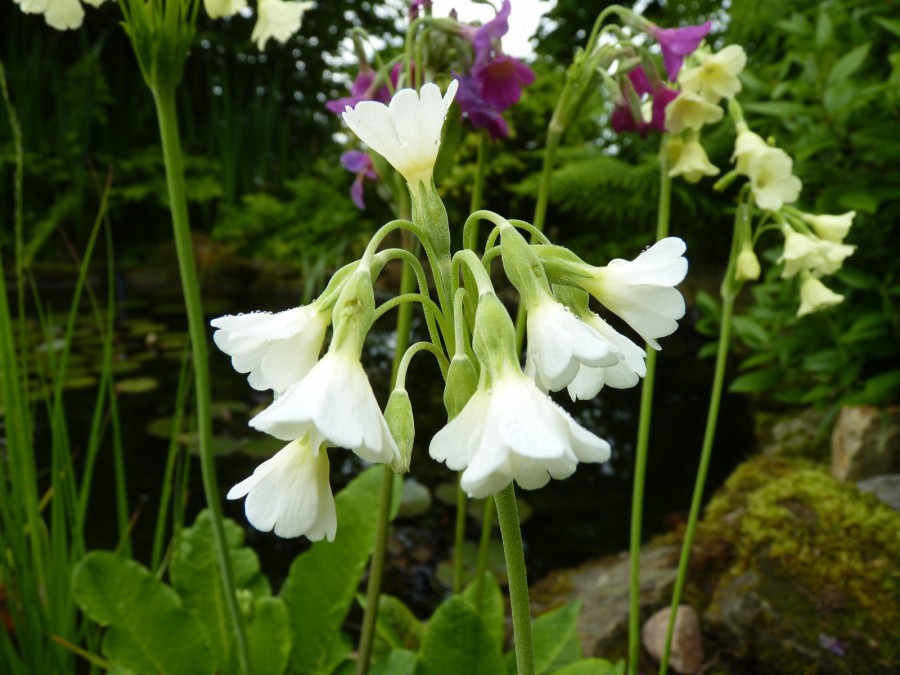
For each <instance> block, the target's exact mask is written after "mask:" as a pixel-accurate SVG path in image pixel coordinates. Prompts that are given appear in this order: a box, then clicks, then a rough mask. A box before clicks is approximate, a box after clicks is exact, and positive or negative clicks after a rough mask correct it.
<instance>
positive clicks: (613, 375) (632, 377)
mask: <svg viewBox="0 0 900 675" xmlns="http://www.w3.org/2000/svg"><path fill="white" fill-rule="evenodd" d="M582 318H583V319H584V322H585V323H586V324H588V325H589V326H591V328H593V329H594V330H596V331H597V332H598V333H600V335H602V336H603V337H604V338H605V339H606V340H607V341H609V343H610V347H611V349H612V352H613V354H615V355H616V357H617V359H618V360H617V361H616V363H615V364H613V365H610V366H601V367H599V368H592V367H590V366H586V365H582V366H581V368H579V369H578V374H577V375H576V376H575V379H573V380H572V382H571V383H570V384H569V386H568V388H567V390H568V392H569V396H570V397H571V399H572V400H573V401H578V400H581V401H587V400H589V399H592V398H594V396H596V395H597V394H598V393H599V392H600V390H601V389H602V388H603V385H609V386H610V387H612V388H613V389H628V388H630V387H633V386H634V385H636V384H637V383H638V381H640V378H642V377H644V376H645V375H646V374H647V365H646V364H645V363H644V359H645V358H646V357H647V354H646V352H645V351H644V350H643V349H642V348H641V347H638V346H637V345H636V344H634V342H632V341H631V340H629V339H628V338H627V337H625V336H624V335H622V334H621V333H619V332H618V331H617V330H616V329H614V328H613V327H612V326H610V325H609V324H608V323H606V322H605V321H604V320H603V319H601V318H600V317H599V316H597V315H596V314H590V315H587V316H583V317H582Z"/></svg>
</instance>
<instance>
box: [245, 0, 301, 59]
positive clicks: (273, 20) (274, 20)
mask: <svg viewBox="0 0 900 675" xmlns="http://www.w3.org/2000/svg"><path fill="white" fill-rule="evenodd" d="M314 4H315V3H313V2H284V0H259V4H258V5H257V6H256V11H257V13H258V14H259V16H258V18H257V19H256V25H255V26H254V27H253V33H251V35H250V39H251V40H254V41H255V42H256V46H257V47H258V48H259V51H263V50H264V49H265V48H266V42H268V41H269V38H275V39H276V40H277V41H278V42H280V43H281V44H284V43H285V42H287V41H288V39H290V37H291V36H292V35H293V34H294V33H296V32H297V31H298V30H300V25H301V23H303V14H304V13H305V12H306V10H308V9H310V8H311V7H312V6H313V5H314Z"/></svg>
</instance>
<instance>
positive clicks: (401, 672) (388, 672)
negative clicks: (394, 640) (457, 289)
mask: <svg viewBox="0 0 900 675" xmlns="http://www.w3.org/2000/svg"><path fill="white" fill-rule="evenodd" d="M415 672H416V655H415V653H413V652H411V651H408V650H406V649H395V650H393V651H392V652H390V653H389V654H388V655H387V658H385V659H382V660H381V661H378V662H377V663H375V664H373V665H372V667H371V668H369V673H370V675H413V673H415Z"/></svg>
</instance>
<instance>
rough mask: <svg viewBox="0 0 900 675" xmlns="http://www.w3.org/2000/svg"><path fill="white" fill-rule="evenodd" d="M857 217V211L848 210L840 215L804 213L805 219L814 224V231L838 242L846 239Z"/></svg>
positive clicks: (824, 237) (823, 237)
mask: <svg viewBox="0 0 900 675" xmlns="http://www.w3.org/2000/svg"><path fill="white" fill-rule="evenodd" d="M855 217H856V211H847V213H842V214H841V215H839V216H829V215H825V214H822V215H819V216H816V215H813V214H811V213H804V214H803V220H804V221H805V222H806V223H807V224H809V225H811V226H812V229H813V231H814V232H815V233H816V234H817V235H819V236H820V237H822V239H827V240H828V241H833V242H835V243H837V244H840V243H841V242H842V241H844V237H846V236H847V233H848V232H849V231H850V226H851V225H853V219H854V218H855Z"/></svg>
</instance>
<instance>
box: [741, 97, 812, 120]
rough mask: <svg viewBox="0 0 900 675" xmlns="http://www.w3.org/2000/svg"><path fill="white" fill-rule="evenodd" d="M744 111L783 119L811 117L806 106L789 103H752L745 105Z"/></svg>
mask: <svg viewBox="0 0 900 675" xmlns="http://www.w3.org/2000/svg"><path fill="white" fill-rule="evenodd" d="M744 110H748V111H750V112H754V113H757V114H758V115H766V116H769V117H780V118H782V119H786V118H788V117H798V116H801V115H809V114H810V112H811V110H810V108H809V107H808V106H805V105H803V104H802V103H791V102H789V101H759V102H755V103H753V102H751V103H747V104H745V105H744Z"/></svg>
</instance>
